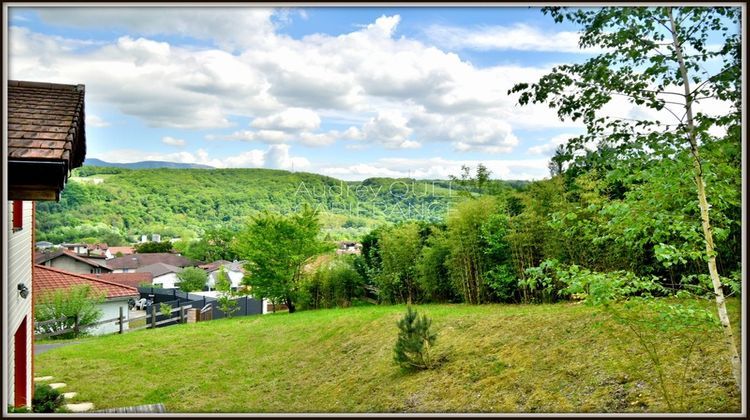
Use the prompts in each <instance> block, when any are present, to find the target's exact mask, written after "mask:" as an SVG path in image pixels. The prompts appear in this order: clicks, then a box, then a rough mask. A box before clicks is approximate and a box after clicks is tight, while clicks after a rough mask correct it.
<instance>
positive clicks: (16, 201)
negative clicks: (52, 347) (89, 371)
mask: <svg viewBox="0 0 750 420" xmlns="http://www.w3.org/2000/svg"><path fill="white" fill-rule="evenodd" d="M84 96H85V89H84V86H83V85H61V84H53V83H40V82H27V81H16V80H9V81H8V85H7V104H6V110H7V121H6V124H7V126H6V128H7V130H6V131H5V133H7V137H5V133H4V136H3V144H6V145H7V153H8V154H7V165H8V166H7V174H8V175H7V192H8V198H7V199H8V200H10V201H9V202H8V212H7V215H8V224H7V225H4V226H3V231H4V232H5V235H7V236H5V237H6V238H7V242H6V243H5V244H3V245H4V250H5V251H6V252H7V256H8V260H7V264H8V267H7V279H6V282H7V283H6V285H7V289H5V290H7V293H8V294H7V296H4V299H5V300H4V302H3V305H2V306H3V334H5V336H4V340H3V341H4V343H5V345H6V348H5V349H4V352H3V353H4V354H5V357H3V362H2V363H3V369H2V371H3V372H4V374H3V392H4V395H3V404H6V403H7V404H9V405H14V406H16V407H23V406H25V407H30V406H31V399H32V395H33V391H34V384H33V374H34V360H33V347H34V313H33V308H32V299H33V290H32V289H33V284H32V283H33V279H32V267H33V257H34V255H33V254H34V243H35V239H34V224H35V219H34V209H35V207H34V203H35V202H36V201H57V200H59V199H60V192H61V191H62V190H63V188H64V186H65V183H66V182H67V180H68V176H69V175H70V171H71V170H72V169H73V168H77V167H79V166H81V165H82V164H83V160H84V158H85V157H86V131H85V115H84ZM2 161H3V166H4V165H5V164H6V163H5V160H2ZM3 170H5V168H3Z"/></svg>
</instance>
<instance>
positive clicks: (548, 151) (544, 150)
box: [527, 133, 580, 156]
mask: <svg viewBox="0 0 750 420" xmlns="http://www.w3.org/2000/svg"><path fill="white" fill-rule="evenodd" d="M579 135H580V134H570V133H564V134H558V135H556V136H554V137H552V138H551V139H549V141H548V142H547V143H544V144H540V145H538V146H532V147H529V149H528V150H527V152H528V153H529V154H532V155H545V156H552V154H553V153H554V151H555V149H557V146H559V145H561V144H566V143H567V142H568V140H570V139H572V138H573V137H577V136H579Z"/></svg>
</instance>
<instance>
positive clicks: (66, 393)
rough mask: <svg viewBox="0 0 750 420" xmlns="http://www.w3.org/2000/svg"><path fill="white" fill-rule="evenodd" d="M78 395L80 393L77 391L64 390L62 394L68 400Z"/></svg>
mask: <svg viewBox="0 0 750 420" xmlns="http://www.w3.org/2000/svg"><path fill="white" fill-rule="evenodd" d="M76 395H78V393H77V392H63V394H62V396H63V398H65V399H66V400H69V399H72V398H75V397H76Z"/></svg>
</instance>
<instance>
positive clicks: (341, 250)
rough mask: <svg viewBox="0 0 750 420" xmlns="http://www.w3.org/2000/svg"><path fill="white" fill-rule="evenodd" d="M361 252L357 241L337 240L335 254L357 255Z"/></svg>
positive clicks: (360, 246) (360, 245)
mask: <svg viewBox="0 0 750 420" xmlns="http://www.w3.org/2000/svg"><path fill="white" fill-rule="evenodd" d="M361 253H362V244H360V243H357V242H348V241H344V242H339V246H338V248H336V254H337V255H342V254H355V255H359V254H361Z"/></svg>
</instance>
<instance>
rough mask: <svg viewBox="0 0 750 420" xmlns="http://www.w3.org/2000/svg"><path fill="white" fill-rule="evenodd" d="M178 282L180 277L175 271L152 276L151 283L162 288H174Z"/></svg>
mask: <svg viewBox="0 0 750 420" xmlns="http://www.w3.org/2000/svg"><path fill="white" fill-rule="evenodd" d="M179 283H180V278H179V277H177V273H167V274H162V275H161V276H159V277H154V279H153V281H152V282H151V284H153V285H154V287H160V288H162V289H176V288H177V286H178V285H179Z"/></svg>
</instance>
